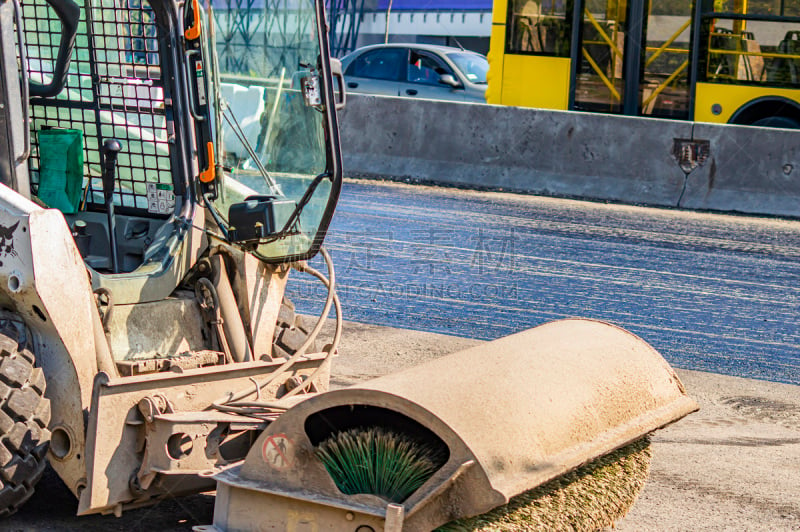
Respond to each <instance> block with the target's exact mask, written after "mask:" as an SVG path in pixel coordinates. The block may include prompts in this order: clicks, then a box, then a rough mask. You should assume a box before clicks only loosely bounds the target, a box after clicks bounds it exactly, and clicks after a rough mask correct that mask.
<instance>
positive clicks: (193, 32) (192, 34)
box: [183, 0, 200, 41]
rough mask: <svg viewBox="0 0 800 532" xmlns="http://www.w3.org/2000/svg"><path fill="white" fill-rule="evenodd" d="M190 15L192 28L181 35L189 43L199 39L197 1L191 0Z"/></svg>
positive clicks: (198, 7)
mask: <svg viewBox="0 0 800 532" xmlns="http://www.w3.org/2000/svg"><path fill="white" fill-rule="evenodd" d="M192 14H193V15H194V20H193V21H192V27H191V28H189V29H188V30H186V31H185V32H184V34H183V35H184V37H186V38H187V39H189V40H190V41H193V40H195V39H197V38H198V37H200V5H199V4H198V3H197V0H192Z"/></svg>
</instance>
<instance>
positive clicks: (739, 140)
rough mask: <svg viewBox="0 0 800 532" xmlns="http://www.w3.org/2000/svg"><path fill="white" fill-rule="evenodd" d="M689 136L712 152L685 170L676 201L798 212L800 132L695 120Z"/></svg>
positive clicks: (783, 213)
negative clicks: (705, 143)
mask: <svg viewBox="0 0 800 532" xmlns="http://www.w3.org/2000/svg"><path fill="white" fill-rule="evenodd" d="M694 139H697V140H707V141H708V142H709V144H710V152H711V153H710V156H709V158H708V160H707V161H706V162H705V164H704V165H703V166H702V167H700V168H698V169H697V170H695V171H694V172H692V173H691V174H690V175H689V179H688V181H687V185H686V193H685V194H684V197H683V200H682V201H681V203H680V206H681V207H685V208H689V209H710V210H718V211H732V212H743V213H752V214H769V215H775V216H792V217H796V216H800V132H798V131H793V130H792V131H789V130H782V129H766V128H752V127H743V126H720V125H712V124H696V125H695V128H694Z"/></svg>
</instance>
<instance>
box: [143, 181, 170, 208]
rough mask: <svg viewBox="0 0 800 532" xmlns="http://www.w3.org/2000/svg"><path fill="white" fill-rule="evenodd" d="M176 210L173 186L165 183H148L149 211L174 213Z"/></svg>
mask: <svg viewBox="0 0 800 532" xmlns="http://www.w3.org/2000/svg"><path fill="white" fill-rule="evenodd" d="M174 210H175V194H173V193H172V187H171V186H170V185H165V184H163V183H147V212H152V213H155V214H172V212H173V211H174Z"/></svg>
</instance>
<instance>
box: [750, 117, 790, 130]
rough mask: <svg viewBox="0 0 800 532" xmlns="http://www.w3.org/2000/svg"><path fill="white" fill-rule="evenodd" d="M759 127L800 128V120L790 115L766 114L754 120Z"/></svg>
mask: <svg viewBox="0 0 800 532" xmlns="http://www.w3.org/2000/svg"><path fill="white" fill-rule="evenodd" d="M751 125H753V126H758V127H779V128H783V129H800V122H798V121H797V120H795V119H794V118H789V117H788V116H766V117H764V118H760V119H758V120H756V121H755V122H753V123H752V124H751Z"/></svg>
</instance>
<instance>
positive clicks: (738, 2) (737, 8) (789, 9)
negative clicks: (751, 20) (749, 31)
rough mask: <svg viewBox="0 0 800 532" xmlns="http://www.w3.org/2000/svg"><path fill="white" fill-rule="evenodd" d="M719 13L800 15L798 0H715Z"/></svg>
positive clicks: (716, 9) (715, 9) (715, 8)
mask: <svg viewBox="0 0 800 532" xmlns="http://www.w3.org/2000/svg"><path fill="white" fill-rule="evenodd" d="M713 5H714V11H716V12H717V13H743V11H745V10H746V11H747V14H748V15H775V16H780V17H796V16H800V4H798V2H797V0H714V4H713Z"/></svg>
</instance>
